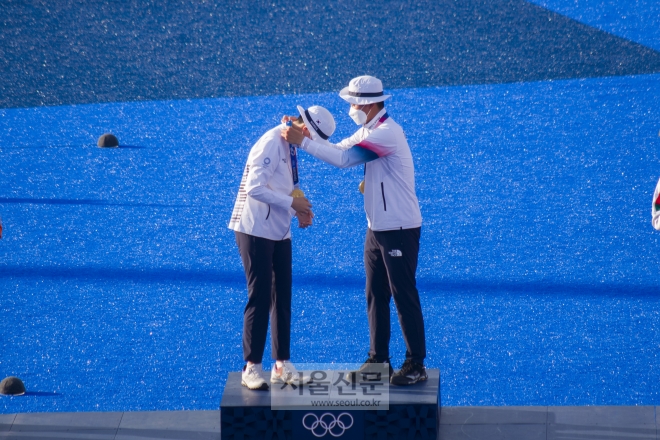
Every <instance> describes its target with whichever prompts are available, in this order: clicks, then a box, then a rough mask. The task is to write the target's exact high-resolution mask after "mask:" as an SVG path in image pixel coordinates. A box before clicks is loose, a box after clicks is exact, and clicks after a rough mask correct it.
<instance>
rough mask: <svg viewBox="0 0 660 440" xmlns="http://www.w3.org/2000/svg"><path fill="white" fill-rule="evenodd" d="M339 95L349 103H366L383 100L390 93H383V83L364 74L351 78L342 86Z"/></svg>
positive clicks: (387, 97) (388, 97)
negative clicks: (345, 85) (346, 84)
mask: <svg viewBox="0 0 660 440" xmlns="http://www.w3.org/2000/svg"><path fill="white" fill-rule="evenodd" d="M339 96H340V97H341V98H342V99H343V100H344V101H347V102H350V103H351V104H357V105H366V104H373V103H374V102H383V101H385V100H386V99H390V98H391V97H392V95H384V94H383V83H382V82H381V81H380V80H379V79H378V78H375V77H373V76H369V75H365V76H358V77H357V78H353V79H352V80H351V82H349V83H348V87H344V88H343V89H342V90H341V92H339Z"/></svg>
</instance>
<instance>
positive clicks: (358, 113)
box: [348, 107, 367, 125]
mask: <svg viewBox="0 0 660 440" xmlns="http://www.w3.org/2000/svg"><path fill="white" fill-rule="evenodd" d="M348 116H350V117H351V119H352V120H353V122H355V123H356V124H357V125H364V123H365V122H367V114H366V113H365V112H363V111H362V110H361V109H360V110H358V109H356V108H354V107H351V109H350V110H349V111H348Z"/></svg>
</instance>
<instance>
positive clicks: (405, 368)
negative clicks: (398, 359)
mask: <svg viewBox="0 0 660 440" xmlns="http://www.w3.org/2000/svg"><path fill="white" fill-rule="evenodd" d="M414 368H415V364H413V363H412V362H411V361H405V362H404V363H403V366H402V367H401V374H403V375H407V374H408V373H410V372H411V371H412V370H413V369H414Z"/></svg>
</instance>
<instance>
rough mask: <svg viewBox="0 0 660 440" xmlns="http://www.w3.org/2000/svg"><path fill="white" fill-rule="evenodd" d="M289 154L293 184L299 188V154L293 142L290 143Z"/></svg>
mask: <svg viewBox="0 0 660 440" xmlns="http://www.w3.org/2000/svg"><path fill="white" fill-rule="evenodd" d="M289 155H290V156H291V176H292V177H293V186H294V188H298V187H299V186H300V185H298V154H297V152H296V147H295V146H294V145H292V144H289Z"/></svg>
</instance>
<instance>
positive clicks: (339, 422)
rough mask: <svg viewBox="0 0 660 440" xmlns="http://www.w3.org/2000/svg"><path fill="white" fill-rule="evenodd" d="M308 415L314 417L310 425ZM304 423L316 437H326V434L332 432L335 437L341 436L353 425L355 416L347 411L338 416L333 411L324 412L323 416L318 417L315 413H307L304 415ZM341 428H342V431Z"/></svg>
mask: <svg viewBox="0 0 660 440" xmlns="http://www.w3.org/2000/svg"><path fill="white" fill-rule="evenodd" d="M308 417H313V418H314V419H313V420H314V421H313V422H312V423H311V425H309V426H308V425H307V423H306V420H307V418H308ZM342 418H343V419H342ZM348 423H350V425H349V424H348ZM302 424H303V426H304V427H305V429H307V430H309V431H311V432H312V434H314V437H325V435H326V434H330V435H331V436H333V437H341V436H342V435H344V433H345V432H346V430H348V429H350V428H351V426H353V416H352V415H350V414H349V413H346V412H344V413H341V414H339V415H338V416H337V417H336V418H335V416H334V414H331V413H324V414H323V415H322V416H321V417H318V416H317V415H316V414H314V413H307V414H305V416H304V417H303V420H302ZM319 427H320V429H319ZM339 429H341V432H340V431H339ZM321 430H322V431H321Z"/></svg>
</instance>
